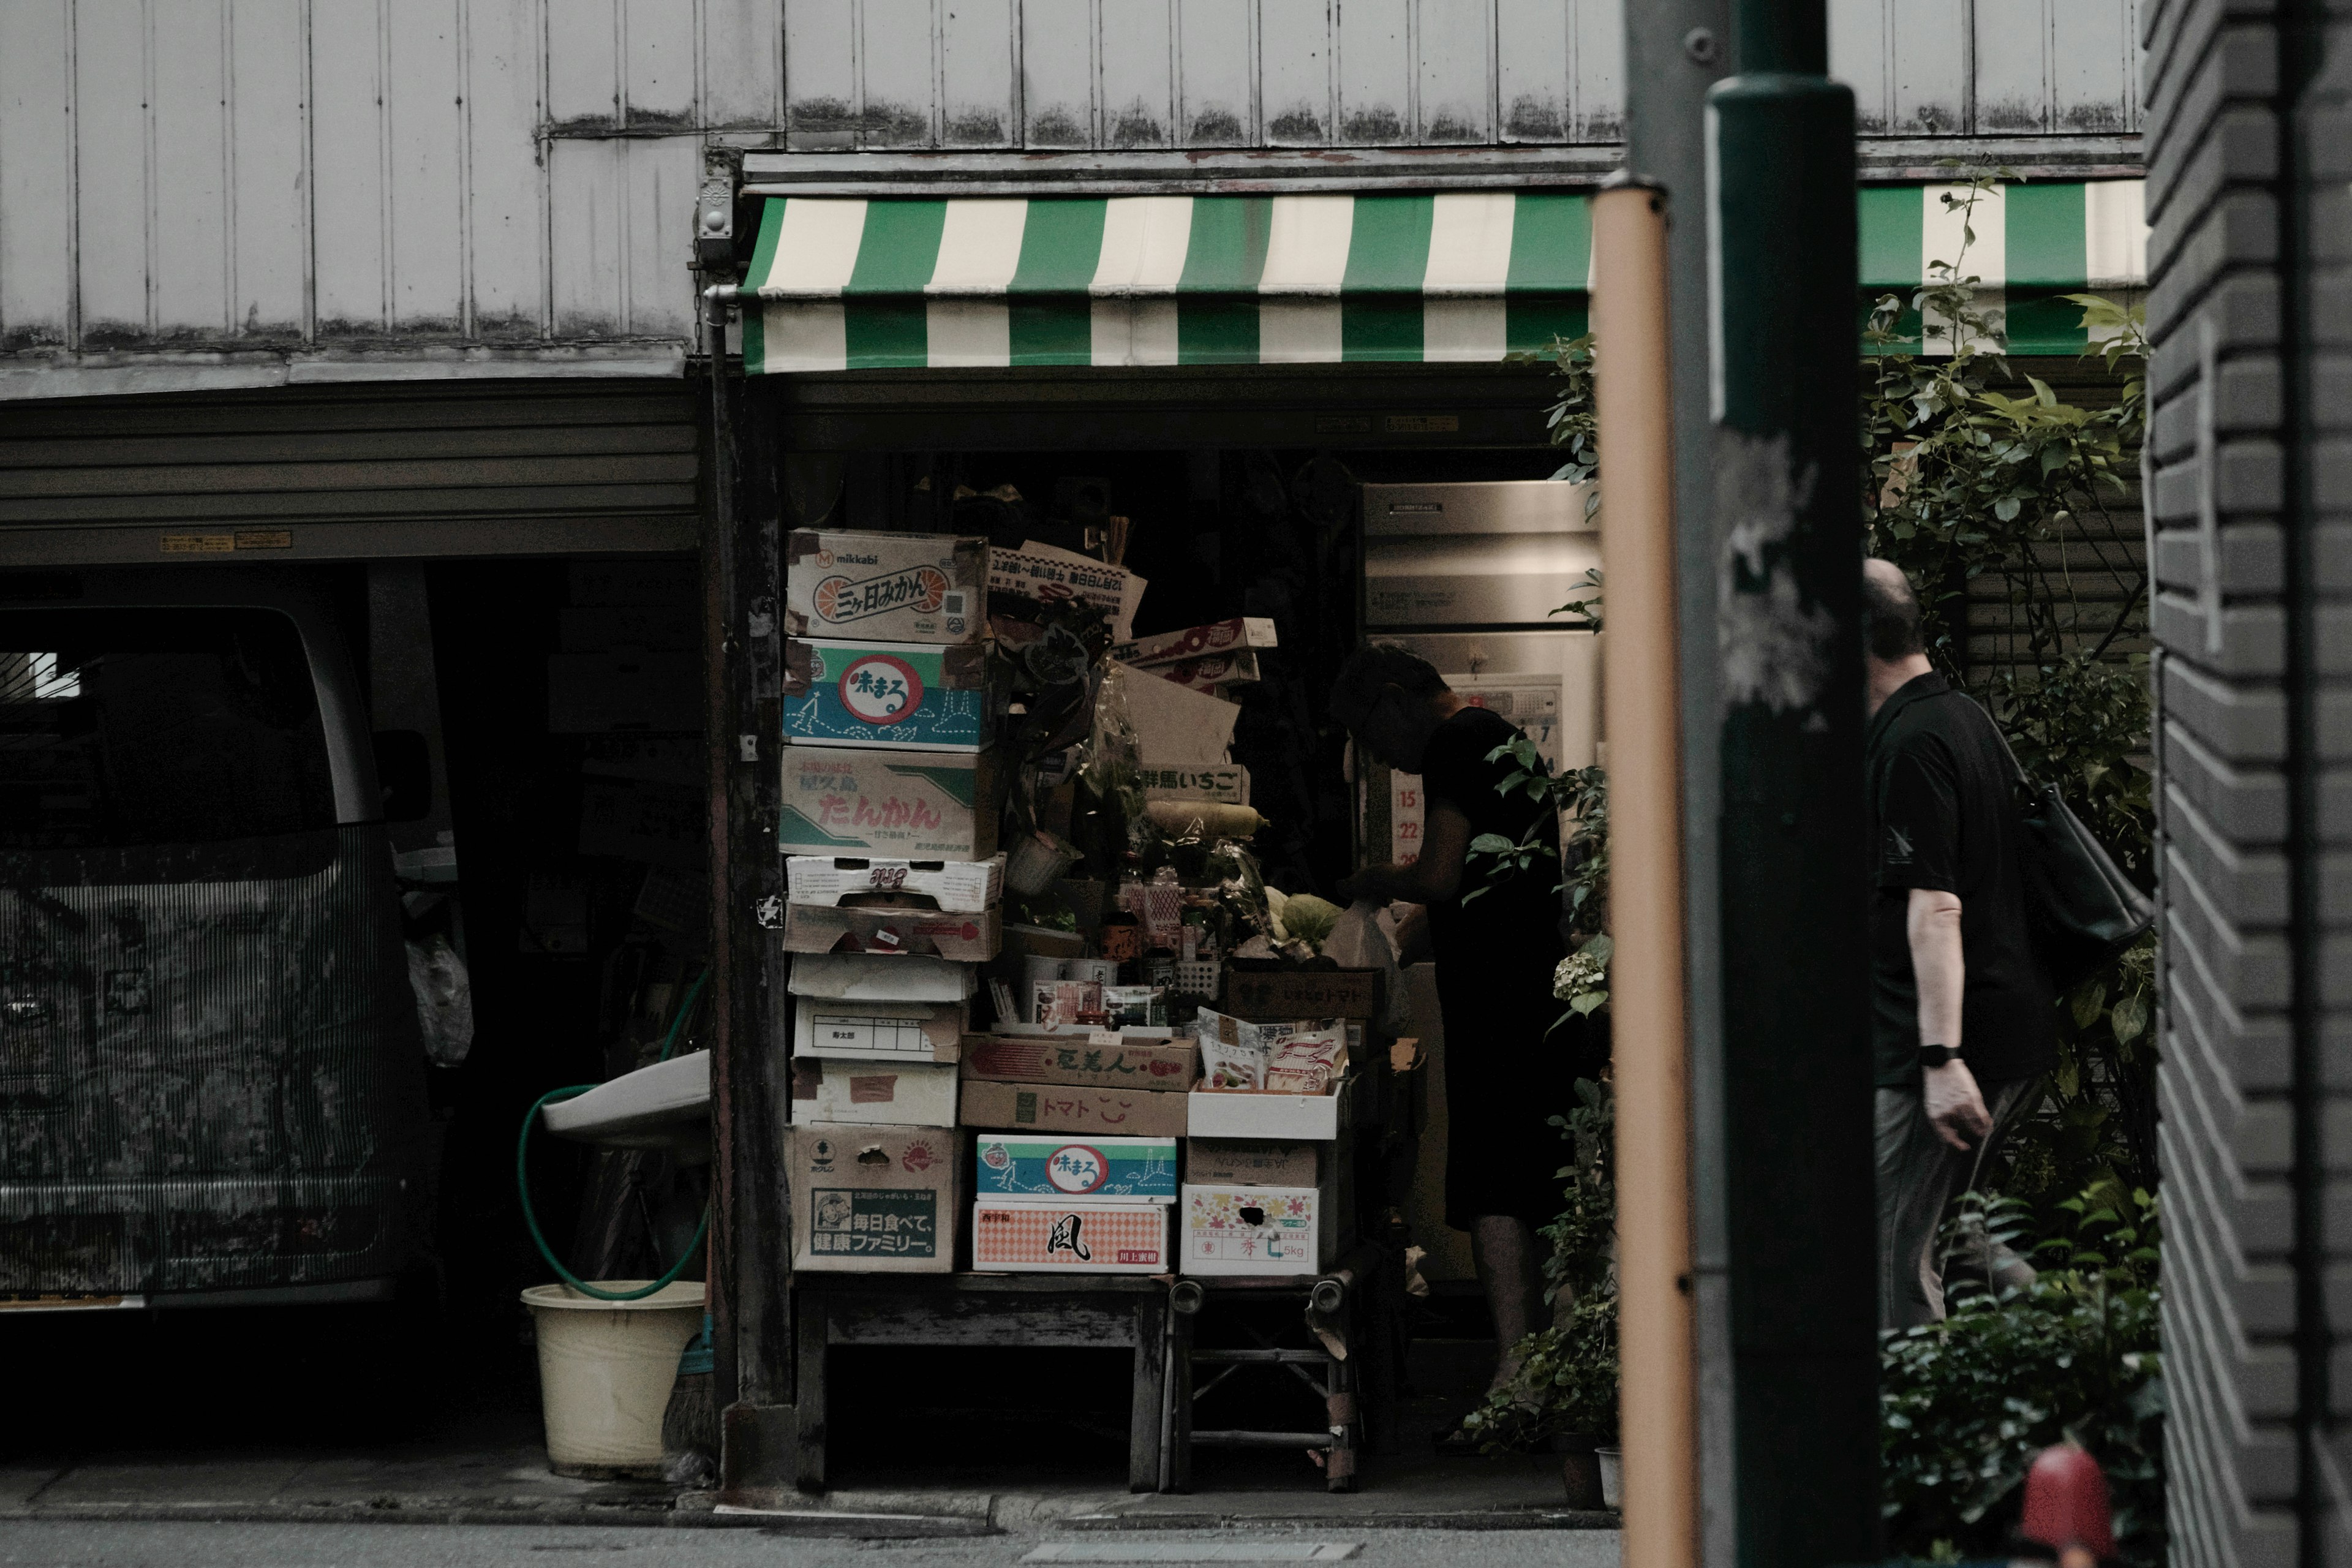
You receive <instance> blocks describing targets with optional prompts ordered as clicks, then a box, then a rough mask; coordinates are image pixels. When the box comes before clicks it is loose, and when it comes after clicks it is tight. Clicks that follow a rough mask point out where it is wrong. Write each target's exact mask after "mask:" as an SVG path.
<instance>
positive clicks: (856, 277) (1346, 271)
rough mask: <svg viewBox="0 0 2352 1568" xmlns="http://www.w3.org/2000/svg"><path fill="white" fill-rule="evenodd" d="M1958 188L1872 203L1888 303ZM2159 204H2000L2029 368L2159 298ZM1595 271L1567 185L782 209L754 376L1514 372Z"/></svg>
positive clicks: (751, 317) (762, 253)
mask: <svg viewBox="0 0 2352 1568" xmlns="http://www.w3.org/2000/svg"><path fill="white" fill-rule="evenodd" d="M1954 189H1956V188H1955V187H1949V186H1917V185H1911V186H1899V187H1883V188H1873V189H1867V190H1865V191H1864V192H1863V194H1862V204H1861V209H1860V217H1861V220H1862V226H1863V234H1862V261H1863V283H1864V295H1865V298H1875V297H1876V296H1877V295H1878V294H1880V293H1883V292H1888V291H1900V290H1902V289H1905V288H1906V287H1916V285H1917V284H1918V283H1919V281H1920V280H1921V279H1923V278H1924V277H1925V276H1926V275H1927V266H1928V264H1929V263H1930V262H1933V261H1936V260H1948V259H1951V258H1952V256H1953V255H1956V254H1957V253H1958V244H1959V238H1958V236H1959V220H1958V218H1957V217H1956V216H1953V213H1952V210H1951V209H1950V207H1949V205H1948V204H1946V203H1945V202H1944V201H1943V200H1942V199H1941V197H1942V195H1943V194H1944V193H1946V192H1948V191H1952V190H1954ZM2139 195H2140V187H2139V182H2137V181H2119V182H2110V183H2107V184H2099V185H2080V184H2070V185H2016V186H2011V187H2008V188H2007V189H2006V190H2001V191H1995V192H1993V193H1990V195H1986V196H1983V197H1980V198H1979V201H1978V203H1977V206H1976V211H1975V213H1974V215H1973V216H1972V217H1971V218H1970V219H1969V225H1970V226H1971V227H1973V229H1974V230H1975V232H1976V235H1977V240H1976V243H1975V245H1974V246H1973V247H1971V248H1970V249H1969V254H1968V258H1967V259H1966V262H1965V267H1966V269H1967V270H1968V271H1969V272H1971V273H1976V274H1979V275H1980V276H1981V277H1982V278H1983V279H1984V283H1985V286H1986V288H1987V289H2002V288H2006V289H2008V290H2009V293H2010V296H2011V299H2012V300H2013V301H2014V302H2015V304H2014V305H2013V307H2012V313H2013V314H2015V315H2017V316H2018V317H2019V329H2022V331H2019V329H2013V342H2012V347H2013V348H2014V349H2015V350H2016V352H2020V353H2064V352H2074V351H2079V350H2080V349H2081V348H2082V346H2083V332H2082V330H2081V328H2080V327H2079V326H2076V325H2074V324H2073V322H2074V320H2075V318H2076V317H2077V316H2079V313H2080V312H2079V311H2075V310H2074V309H2073V308H2072V307H2069V306H2063V304H2062V305H2058V306H2056V307H2054V308H2053V307H2052V306H2051V305H2050V301H2051V300H2053V299H2054V297H2055V296H2056V295H2057V294H2060V293H2064V292H2079V291H2081V290H2082V289H2084V288H2086V287H2103V288H2127V287H2136V286H2137V284H2138V282H2139V280H2140V275H2141V274H2142V273H2143V272H2144V271H2145V268H2146V263H2145V260H2144V257H2145V230H2144V229H2143V228H2142V227H2141V226H2140V224H2139V216H2138V215H2139ZM1590 268H1591V217H1590V211H1589V205H1588V199H1587V198H1586V197H1585V196H1583V195H1575V194H1570V193H1564V192H1471V193H1448V194H1441V195H1283V196H1181V195H1176V196H1119V197H1110V198H1106V199H1085V198H1076V197H1054V198H1039V199H1035V200H1022V199H1017V198H1015V199H996V198H984V199H963V198H947V199H915V198H888V199H876V200H871V201H866V200H857V199H852V198H843V197H831V196H824V197H803V196H776V197H771V198H769V200H768V202H767V204H766V210H765V212H764V213H763V215H762V216H761V225H760V237H759V244H758V247H757V249H756V251H755V253H754V255H753V258H752V263H751V271H750V273H749V274H748V276H747V277H746V278H745V279H744V288H745V289H746V291H747V292H751V293H756V294H757V295H758V296H759V309H757V310H746V311H745V315H744V325H743V358H744V363H745V366H746V368H747V369H748V370H750V371H751V373H752V374H777V373H785V372H793V371H836V370H872V369H884V368H892V367H907V366H915V367H926V366H928V367H939V368H945V367H955V366H992V365H1181V364H1202V365H1216V364H1275V363H1349V362H1375V361H1386V362H1404V363H1418V362H1431V363H1435V362H1446V361H1452V362H1463V361H1493V360H1499V359H1501V358H1503V357H1504V356H1505V355H1507V354H1508V353H1513V352H1515V351H1519V350H1526V349H1534V348H1539V347H1541V346H1543V345H1544V344H1546V343H1548V342H1550V341H1551V339H1552V338H1553V337H1554V336H1556V335H1573V334H1575V333H1577V332H1580V331H1583V329H1584V323H1585V295H1586V289H1587V286H1588V281H1589V278H1588V274H1589V271H1590ZM1988 303H1990V304H1998V303H1999V301H1998V300H1991V299H1989V300H1988ZM2018 306H2022V307H2025V308H2024V309H2022V310H2019V309H2017V308H2016V307H2018ZM2062 315H2063V318H2064V319H2063V321H2061V320H2060V319H2059V318H2060V316H2062ZM1907 330H1909V331H1913V332H1916V331H1917V318H1916V315H1914V316H1912V317H1910V318H1909V327H1908V329H1907Z"/></svg>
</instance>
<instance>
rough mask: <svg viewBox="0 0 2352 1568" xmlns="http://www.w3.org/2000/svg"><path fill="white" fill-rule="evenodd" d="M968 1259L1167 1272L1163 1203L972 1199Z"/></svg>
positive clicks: (985, 1264)
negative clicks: (973, 1200) (1051, 1202)
mask: <svg viewBox="0 0 2352 1568" xmlns="http://www.w3.org/2000/svg"><path fill="white" fill-rule="evenodd" d="M971 1266H972V1268H973V1269H974V1270H976V1271H977V1272H980V1273H982V1274H1166V1273H1168V1272H1170V1271H1171V1263H1170V1258H1169V1247H1168V1205H1165V1204H1116V1203H1070V1204H1027V1203H1018V1202H1008V1201H1006V1200H1004V1199H1002V1198H995V1199H991V1198H982V1199H980V1200H978V1201H977V1202H975V1203H974V1204H973V1205H972V1212H971Z"/></svg>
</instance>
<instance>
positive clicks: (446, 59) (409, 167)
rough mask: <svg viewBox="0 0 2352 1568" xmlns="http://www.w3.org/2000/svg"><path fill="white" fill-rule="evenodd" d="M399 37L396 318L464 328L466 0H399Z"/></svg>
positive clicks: (438, 331) (420, 330) (400, 325)
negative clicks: (461, 28)
mask: <svg viewBox="0 0 2352 1568" xmlns="http://www.w3.org/2000/svg"><path fill="white" fill-rule="evenodd" d="M390 39H391V48H390V51H389V55H390V66H391V70H390V73H389V79H388V80H387V82H386V83H385V98H386V100H387V101H386V108H387V110H388V112H387V114H386V116H385V123H386V126H387V128H388V134H389V137H390V146H391V150H392V157H391V160H390V163H391V166H392V193H391V195H392V201H391V207H392V234H391V240H392V324H393V327H394V330H395V331H400V332H403V333H415V334H417V335H419V336H425V337H456V336H457V335H458V333H459V332H460V331H462V330H463V328H464V324H465V311H466V248H465V244H466V242H465V232H464V215H465V208H466V183H465V159H464V156H463V147H462V143H463V141H464V137H463V131H464V120H463V114H464V105H463V104H461V103H460V102H459V101H458V100H460V99H461V98H463V97H464V96H465V87H464V81H463V78H462V77H461V76H460V75H459V71H458V37H457V0H399V6H398V10H397V13H396V16H395V19H394V26H393V27H392V29H391V34H390ZM331 173H332V171H330V174H331Z"/></svg>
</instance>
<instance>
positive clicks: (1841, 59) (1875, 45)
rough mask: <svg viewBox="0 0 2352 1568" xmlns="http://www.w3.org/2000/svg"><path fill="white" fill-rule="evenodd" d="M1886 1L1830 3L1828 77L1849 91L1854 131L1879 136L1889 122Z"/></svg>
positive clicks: (1854, 0) (1837, 0) (1849, 0)
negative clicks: (1851, 90) (1842, 84)
mask: <svg viewBox="0 0 2352 1568" xmlns="http://www.w3.org/2000/svg"><path fill="white" fill-rule="evenodd" d="M1886 6H1887V0H1830V75H1831V76H1832V77H1834V78H1836V79H1838V80H1839V81H1842V82H1843V83H1845V84H1846V86H1848V87H1850V88H1852V89H1853V123H1854V129H1855V130H1857V131H1859V132H1861V133H1862V134H1863V135H1864V136H1883V135H1885V133H1886V128H1887V125H1888V124H1889V123H1890V122H1891V121H1892V120H1893V118H1894V116H1893V111H1892V108H1891V99H1890V96H1889V93H1888V90H1887V82H1888V71H1887V63H1888V62H1887V58H1886V31H1887V26H1886Z"/></svg>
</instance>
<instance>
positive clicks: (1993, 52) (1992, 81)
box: [1906, 0, 2096, 134]
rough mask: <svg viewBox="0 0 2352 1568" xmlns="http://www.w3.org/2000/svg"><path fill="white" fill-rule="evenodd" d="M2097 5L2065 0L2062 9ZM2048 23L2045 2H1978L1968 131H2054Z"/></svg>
mask: <svg viewBox="0 0 2352 1568" xmlns="http://www.w3.org/2000/svg"><path fill="white" fill-rule="evenodd" d="M2095 4H2096V0H2063V6H2064V7H2065V8H2072V7H2074V6H2080V5H2095ZM2050 23H2051V18H2050V5H2049V4H2048V0H1977V5H1976V82H1975V87H1976V123H1975V124H1974V126H1972V127H1971V129H1973V130H1975V131H1976V132H1979V134H1983V133H1987V132H2012V133H2013V132H2047V131H2052V130H2055V129H2056V127H2055V126H2053V125H2052V123H2051V119H2050V109H2051V90H2050V88H2051V83H2050ZM1906 47H1908V46H1907V44H1906Z"/></svg>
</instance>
